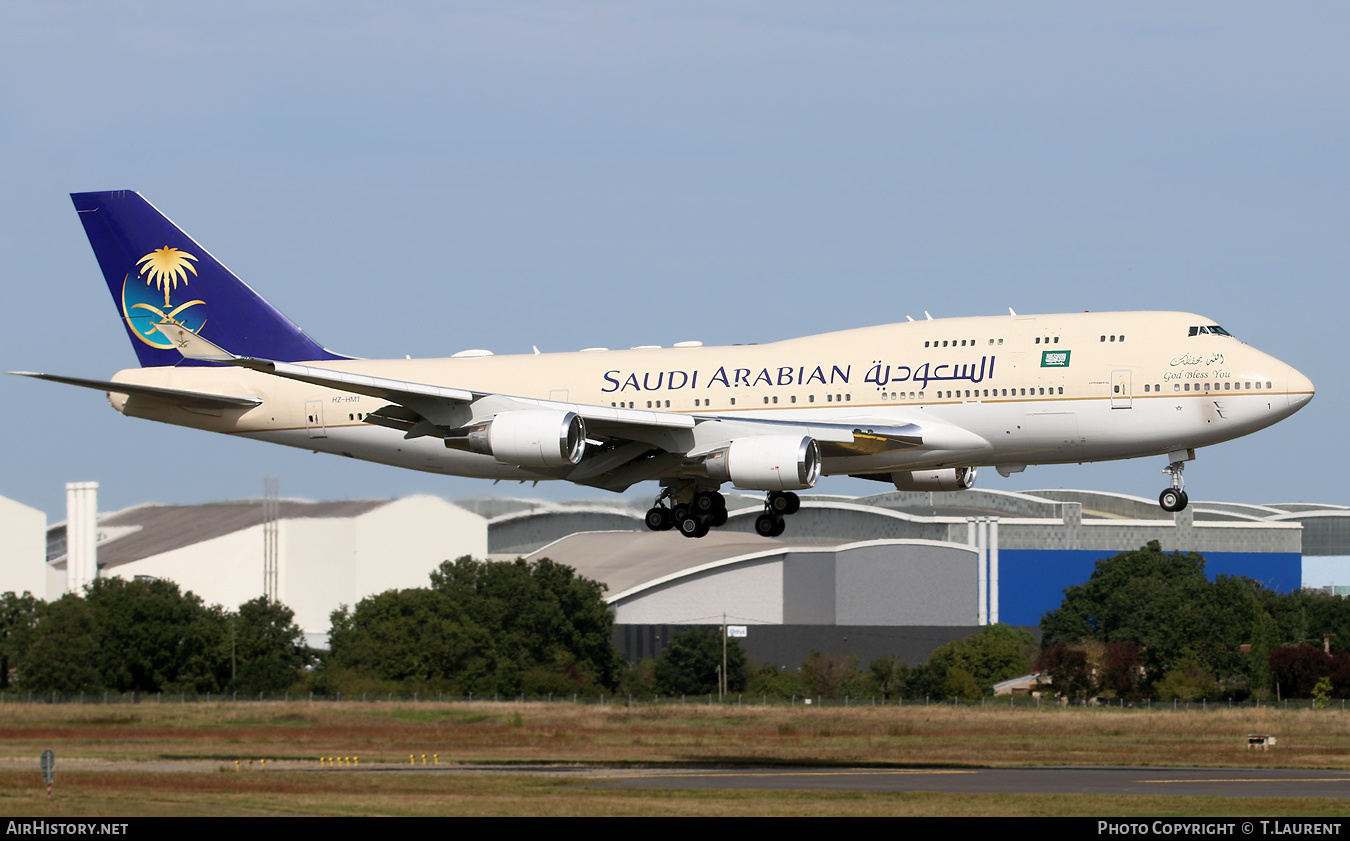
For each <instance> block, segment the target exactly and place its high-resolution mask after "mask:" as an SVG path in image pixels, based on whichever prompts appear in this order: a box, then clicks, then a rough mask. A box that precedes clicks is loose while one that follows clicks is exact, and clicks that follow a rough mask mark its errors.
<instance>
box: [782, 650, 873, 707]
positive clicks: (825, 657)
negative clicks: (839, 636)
mask: <svg viewBox="0 0 1350 841" xmlns="http://www.w3.org/2000/svg"><path fill="white" fill-rule="evenodd" d="M858 664H859V660H858V658H857V657H854V656H846V655H843V654H832V653H829V652H825V653H822V652H819V651H812V652H811V653H810V654H808V655H807V656H806V659H804V660H802V665H801V668H800V669H799V670H798V673H797V675H798V680H799V681H800V682H801V685H802V692H803V694H805V695H807V696H814V697H817V698H860V697H862V696H863V695H864V694H865V693H866V692H867V690H866V686H865V685H866V683H867V677H868V676H867V674H866V673H864V672H863V671H862V670H861V669H859V668H858Z"/></svg>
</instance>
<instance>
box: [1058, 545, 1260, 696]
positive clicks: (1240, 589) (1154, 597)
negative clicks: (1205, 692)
mask: <svg viewBox="0 0 1350 841" xmlns="http://www.w3.org/2000/svg"><path fill="white" fill-rule="evenodd" d="M1265 592H1266V591H1265V590H1264V588H1263V587H1261V585H1260V584H1259V583H1257V582H1255V581H1251V580H1250V579H1246V578H1240V577H1236V576H1227V575H1220V576H1217V577H1216V579H1215V580H1214V581H1213V582H1210V581H1209V579H1208V578H1206V576H1205V559H1204V558H1203V557H1202V556H1200V555H1198V554H1196V553H1193V552H1192V553H1186V554H1182V553H1170V554H1169V553H1165V552H1163V551H1162V549H1161V547H1160V546H1159V544H1158V542H1157V541H1152V542H1150V543H1149V544H1148V545H1147V546H1145V547H1143V548H1142V549H1138V550H1136V551H1133V552H1122V553H1121V554H1119V555H1116V556H1114V557H1111V558H1105V559H1103V560H1100V561H1098V562H1097V565H1096V568H1095V569H1094V570H1093V573H1092V577H1091V578H1090V579H1089V580H1088V581H1087V582H1086V583H1084V584H1081V585H1077V586H1074V587H1070V588H1068V589H1067V590H1065V591H1064V600H1063V602H1062V603H1061V604H1060V606H1059V607H1058V608H1056V609H1055V610H1053V611H1050V612H1049V613H1047V614H1045V616H1044V617H1043V618H1042V620H1041V630H1042V633H1043V639H1042V645H1043V646H1045V647H1046V648H1052V647H1056V646H1070V647H1071V646H1074V645H1076V644H1078V643H1080V642H1082V641H1089V640H1090V641H1094V642H1099V643H1104V644H1110V643H1117V642H1133V643H1136V644H1137V645H1138V646H1139V647H1140V651H1141V657H1142V662H1143V665H1144V667H1145V668H1146V669H1147V672H1148V674H1149V675H1150V677H1151V678H1152V679H1156V678H1157V677H1158V676H1159V675H1162V674H1165V673H1166V672H1168V671H1171V670H1172V669H1173V668H1175V667H1176V666H1177V665H1178V664H1179V663H1181V662H1182V660H1187V661H1190V660H1198V661H1199V662H1200V663H1201V664H1202V665H1203V666H1204V668H1205V669H1206V670H1208V671H1210V672H1215V673H1218V674H1219V675H1220V676H1223V677H1225V678H1226V679H1233V678H1239V679H1241V680H1242V681H1245V680H1246V676H1247V674H1248V672H1249V668H1248V664H1247V662H1246V660H1245V659H1244V657H1243V655H1242V654H1241V646H1242V645H1243V644H1246V643H1248V642H1249V641H1250V639H1251V636H1252V633H1253V630H1254V629H1255V628H1257V627H1258V625H1259V621H1260V613H1261V611H1262V608H1263V599H1265V598H1266V596H1265Z"/></svg>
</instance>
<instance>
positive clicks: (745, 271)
mask: <svg viewBox="0 0 1350 841" xmlns="http://www.w3.org/2000/svg"><path fill="white" fill-rule="evenodd" d="M1348 36H1350V9H1348V8H1346V7H1345V6H1344V5H1343V4H1333V3H1302V4H1294V5H1290V4H1283V5H1271V4H1259V3H1229V2H1225V3H1218V2H1213V3H1205V2H1197V3H1187V4H1176V3H1149V2H1144V3H1135V4H1128V5H1125V4H1117V5H1113V6H1110V7H1104V6H1101V5H1098V4H1080V3H1036V2H1031V3H1019V4H1007V3H981V2H973V3H961V4H903V3H891V2H888V3H865V2H858V3H831V4H821V3H814V4H808V3H793V2H773V3H767V2H764V3H760V2H741V3H697V2H681V3H665V2H647V3H511V2H483V3H449V2H447V3H400V4H389V3H357V2H323V3H319V2H310V3H304V2H301V3H289V4H274V3H253V2H232V3H228V4H223V3H220V4H217V3H201V4H182V3H157V2H134V3H133V2H123V3H92V2H79V3H72V2H52V0H44V2H40V3H39V2H22V0H11V2H7V3H5V4H3V5H0V153H2V154H3V161H4V164H3V166H0V188H3V197H4V201H3V202H2V203H0V255H2V256H3V259H4V266H5V273H6V276H5V278H4V283H3V284H0V295H3V303H4V310H5V311H6V312H8V313H10V318H9V320H8V329H6V330H5V331H4V332H3V334H0V368H3V369H4V370H39V371H48V372H53V373H65V374H71V375H76V376H89V377H97V378H106V377H107V376H109V375H111V374H112V373H113V372H114V371H116V370H117V369H119V368H124V367H129V366H132V365H134V364H135V357H134V355H133V353H132V350H131V348H130V346H129V345H128V344H127V342H126V339H125V336H124V334H123V333H122V330H121V328H120V326H119V325H118V323H117V320H116V312H115V310H114V308H113V306H112V302H111V300H110V298H109V297H108V294H107V292H106V290H105V288H104V286H103V283H102V280H101V277H100V275H99V273H98V269H97V266H96V264H95V262H94V259H93V257H92V254H91V253H90V251H89V249H88V246H87V244H86V242H85V239H84V236H83V233H82V231H81V229H80V226H79V223H78V220H77V219H76V216H75V213H74V211H73V209H72V208H71V205H70V201H69V198H68V196H67V194H68V193H70V192H73V191H83V190H102V189H122V188H127V189H135V190H138V191H140V192H141V193H142V194H143V195H145V196H146V197H147V198H148V199H150V201H152V202H153V203H155V204H156V206H158V207H159V208H160V209H161V210H163V211H164V212H166V213H167V214H168V215H169V216H170V217H171V218H173V219H174V220H175V221H176V222H178V223H179V224H180V225H181V226H182V227H183V228H184V229H186V230H187V231H188V232H189V233H190V234H191V235H193V236H194V237H195V238H196V239H197V240H198V242H200V243H201V244H202V245H203V246H205V247H206V248H208V249H209V250H210V251H211V252H212V253H213V254H215V255H216V256H217V257H218V258H220V259H221V260H222V261H223V262H224V263H225V264H226V265H228V266H230V267H231V268H232V269H233V270H234V271H235V272H236V273H237V274H239V275H240V276H241V277H243V278H244V279H245V280H246V281H247V282H249V283H250V284H251V285H252V286H253V287H254V288H255V289H257V290H258V291H259V292H261V293H262V294H263V295H264V296H266V297H267V298H268V299H269V300H271V301H272V302H273V303H275V304H276V305H277V306H279V307H280V308H281V309H282V310H283V311H284V312H286V313H287V314H288V315H290V316H291V317H292V318H293V319H294V320H295V321H297V322H298V323H299V324H301V325H302V326H303V327H304V328H305V329H306V330H307V331H308V332H309V333H310V334H311V335H312V336H314V337H315V338H316V339H317V340H318V341H320V342H322V343H324V344H326V345H327V346H329V347H331V348H333V349H335V350H338V351H341V352H344V353H350V354H355V355H360V356H367V357H377V356H401V355H404V354H409V355H412V356H436V355H447V354H449V353H453V352H455V351H457V350H462V349H464V348H476V347H486V348H491V349H493V350H494V351H496V352H498V353H511V352H529V350H530V347H531V345H537V346H538V347H539V348H540V349H541V350H545V351H551V350H573V349H577V348H581V347H589V346H597V345H598V346H607V347H629V346H632V345H640V344H663V345H669V344H671V343H673V342H676V341H681V340H687V339H699V340H702V341H703V342H705V343H707V344H714V343H718V344H721V343H733V342H766V341H772V340H775V339H781V338H787V337H790V336H796V335H803V334H807V333H814V332H823V331H827V330H835V329H843V328H848V327H856V326H863V325H867V324H876V323H884V322H889V321H901V320H904V317H905V315H906V314H910V315H914V316H915V317H922V313H923V311H924V310H928V311H929V312H931V313H933V315H934V316H956V315H994V314H1000V313H1006V312H1007V308H1008V307H1009V306H1011V307H1013V308H1015V309H1016V310H1017V311H1018V312H1019V313H1034V312H1061V311H1075V310H1112V309H1131V310H1133V309H1169V310H1188V311H1194V312H1200V313H1204V314H1206V315H1208V316H1209V317H1211V318H1212V319H1214V321H1216V322H1217V323H1219V324H1222V325H1223V326H1224V327H1226V328H1227V329H1229V330H1230V331H1231V332H1233V333H1234V334H1236V335H1237V336H1238V337H1239V338H1241V339H1243V340H1245V341H1247V342H1249V343H1251V344H1253V345H1255V346H1257V347H1259V348H1261V349H1262V350H1265V351H1267V352H1269V353H1271V354H1273V355H1274V356H1276V357H1278V358H1280V359H1283V360H1285V361H1287V362H1289V363H1291V364H1293V365H1294V366H1295V367H1297V368H1299V369H1300V370H1302V371H1303V372H1304V373H1306V374H1308V375H1309V376H1310V377H1311V378H1312V379H1313V381H1314V383H1316V385H1317V387H1318V396H1317V398H1316V399H1315V400H1314V401H1313V402H1312V404H1311V405H1310V406H1309V407H1307V408H1305V409H1304V410H1303V411H1302V412H1300V413H1299V414H1298V415H1295V416H1294V417H1293V418H1291V419H1289V420H1287V421H1285V422H1283V423H1281V424H1279V425H1278V426H1276V427H1273V428H1271V429H1268V430H1265V431H1263V432H1261V433H1258V434H1256V435H1254V436H1251V437H1249V438H1246V439H1242V440H1239V441H1236V442H1230V443H1228V444H1224V445H1220V446H1217V447H1213V448H1209V449H1207V450H1202V451H1201V452H1200V456H1199V459H1198V460H1197V461H1196V462H1195V463H1194V464H1193V465H1192V466H1191V467H1190V469H1189V470H1188V471H1187V480H1188V490H1189V491H1190V493H1191V497H1192V498H1193V499H1209V498H1223V499H1234V500H1239V501H1246V502H1272V501H1288V500H1299V499H1301V500H1310V501H1312V500H1315V501H1323V502H1334V503H1342V504H1350V494H1348V493H1347V492H1346V490H1345V488H1344V484H1343V481H1342V475H1341V472H1342V468H1343V466H1344V465H1345V464H1346V461H1347V448H1348V447H1350V445H1348V444H1347V442H1346V436H1344V435H1343V434H1341V426H1342V423H1341V422H1342V420H1343V419H1344V418H1345V417H1346V414H1347V412H1346V409H1347V401H1346V397H1345V391H1346V389H1345V388H1344V387H1343V386H1344V384H1345V381H1346V376H1345V374H1344V365H1345V359H1346V353H1345V349H1344V341H1345V336H1346V316H1345V309H1346V307H1345V304H1346V302H1347V300H1346V299H1347V295H1346V294H1345V292H1344V288H1345V287H1344V284H1345V279H1346V270H1347V264H1348V262H1350V261H1347V257H1348V256H1350V203H1348V202H1347V200H1346V196H1347V189H1346V188H1347V172H1348V170H1350V162H1348V161H1350V159H1348V158H1347V154H1346V150H1347V149H1350V142H1348V141H1350V136H1348V135H1350V131H1348V130H1347V129H1348V128H1350V125H1348V121H1350V107H1347V105H1350V103H1348V102H1347V99H1350V87H1348V84H1350V83H1347V80H1348V79H1350V66H1347V65H1350V54H1348V53H1347V51H1346V50H1345V47H1344V45H1345V44H1346V43H1347V42H1348V41H1350V37H1348ZM0 396H3V399H4V405H5V406H6V407H8V411H6V412H5V413H4V414H3V416H0V435H2V436H3V438H0V440H3V442H4V443H3V447H4V459H3V464H2V465H0V495H4V496H8V497H11V498H13V499H16V500H19V501H21V502H24V503H27V504H29V505H34V506H36V507H39V508H42V509H44V510H46V511H47V512H48V515H49V517H50V518H51V519H53V520H56V519H62V518H64V483H65V482H67V481H74V480H96V481H99V482H100V483H101V485H102V487H101V504H100V507H101V508H103V509H105V510H109V509H114V508H120V507H123V506H125V505H131V504H135V503H138V502H145V501H156V502H201V501H208V500H216V499H230V498H237V497H244V496H254V495H257V494H258V493H260V491H261V488H262V477H263V476H264V475H267V474H277V475H279V476H280V477H281V488H282V492H283V494H286V495H289V496H302V497H308V498H313V499H332V498H348V497H370V496H379V497H384V496H401V495H405V494H409V493H414V492H430V493H437V494H441V495H444V496H449V497H460V496H471V495H476V494H482V493H516V492H518V491H519V490H520V489H519V488H517V487H515V486H511V487H507V486H498V487H496V488H493V487H492V486H491V485H490V483H486V482H479V481H474V480H460V479H446V478H444V477H436V476H430V475H421V474H416V473H411V472H405V471H399V470H395V469H393V468H386V467H380V466H378V465H370V464H362V463H357V462H353V461H350V460H346V459H340V458H334V457H329V456H319V455H314V454H312V453H307V452H304V451H298V450H287V449H283V448H279V447H271V446H268V445H264V444H260V443H256V442H248V441H236V440H232V439H227V438H224V437H219V436H211V435H208V434H206V433H199V432H194V431H191V430H183V429H177V428H172V427H165V426H161V425H157V424H152V423H148V422H145V421H136V420H131V419H127V418H122V417H121V416H119V415H117V414H116V413H115V412H113V411H112V409H110V408H109V407H108V406H107V405H106V403H105V402H104V400H103V398H102V396H101V395H99V394H97V393H94V392H86V391H82V390H77V389H72V388H66V387H62V386H57V385H54V384H49V383H40V382H32V381H26V380H20V379H18V378H12V377H4V378H0ZM1305 444H1306V445H1307V446H1304V445H1305ZM1163 461H1164V459H1163V458H1161V457H1159V458H1155V459H1145V460H1141V461H1135V462H1129V463H1121V464H1105V465H1084V466H1081V467H1078V466H1067V467H1042V468H1036V467H1033V468H1030V469H1028V470H1027V472H1026V473H1024V474H1022V475H1020V476H1016V477H1013V478H1012V479H1003V478H1002V477H999V476H997V475H996V474H995V473H994V472H993V471H992V470H990V471H986V472H982V473H981V482H980V484H981V485H982V486H986V487H991V488H998V489H1005V490H1018V489H1027V488H1038V487H1090V488H1094V489H1100V490H1113V491H1120V492H1125V493H1133V494H1139V495H1142V496H1150V497H1151V496H1154V495H1156V494H1157V492H1158V491H1159V490H1160V489H1161V488H1162V487H1163V486H1164V484H1165V479H1164V477H1163V476H1162V475H1161V473H1159V471H1160V470H1161V468H1162V467H1163ZM879 487H880V486H879V485H875V484H874V483H862V482H857V481H856V480H847V479H829V480H826V481H825V482H823V483H822V484H821V485H820V486H819V489H820V490H821V491H823V492H836V493H849V492H870V491H873V490H876V489H877V488H879ZM525 491H526V492H528V493H532V494H540V495H546V496H553V497H559V496H593V495H595V494H596V493H597V492H594V491H588V490H585V489H574V488H571V487H570V486H565V485H558V486H555V487H547V486H544V485H541V486H540V487H539V489H537V490H532V489H528V488H526V489H525ZM649 491H651V492H654V488H652V489H648V488H645V487H643V488H642V489H641V493H642V494H643V495H648V494H649Z"/></svg>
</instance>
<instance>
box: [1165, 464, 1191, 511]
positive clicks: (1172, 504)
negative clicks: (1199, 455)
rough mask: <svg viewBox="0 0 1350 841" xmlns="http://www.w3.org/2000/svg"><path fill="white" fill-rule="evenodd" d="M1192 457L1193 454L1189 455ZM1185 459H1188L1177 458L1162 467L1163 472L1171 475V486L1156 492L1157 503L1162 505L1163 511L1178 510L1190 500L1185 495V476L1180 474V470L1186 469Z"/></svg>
mask: <svg viewBox="0 0 1350 841" xmlns="http://www.w3.org/2000/svg"><path fill="white" fill-rule="evenodd" d="M1194 457H1195V456H1194V455H1192V456H1191V458H1194ZM1187 461H1189V459H1178V460H1176V461H1173V462H1172V463H1171V464H1169V465H1167V466H1166V467H1164V468H1163V472H1164V473H1167V474H1169V475H1171V477H1172V487H1170V488H1167V489H1166V490H1164V491H1163V492H1162V493H1161V494H1158V504H1159V505H1161V506H1162V510H1164V511H1169V512H1177V511H1180V510H1181V509H1183V508H1185V507H1186V503H1188V502H1190V499H1189V498H1188V497H1187V496H1186V477H1185V476H1184V475H1183V474H1182V471H1184V470H1185V469H1186V462H1187Z"/></svg>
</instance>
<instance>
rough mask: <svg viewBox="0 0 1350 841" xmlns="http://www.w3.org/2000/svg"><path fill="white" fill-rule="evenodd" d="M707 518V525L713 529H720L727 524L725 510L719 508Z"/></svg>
mask: <svg viewBox="0 0 1350 841" xmlns="http://www.w3.org/2000/svg"><path fill="white" fill-rule="evenodd" d="M708 517H709V519H708V525H710V526H712V527H713V528H715V529H717V528H721V527H722V526H725V525H726V524H727V509H725V508H719V509H717V510H716V511H714V512H713V513H711V514H709V515H708Z"/></svg>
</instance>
